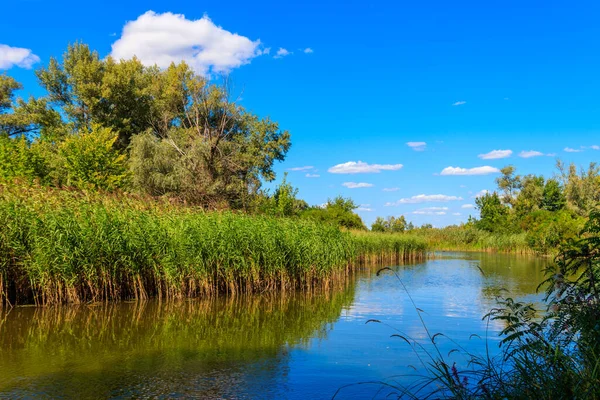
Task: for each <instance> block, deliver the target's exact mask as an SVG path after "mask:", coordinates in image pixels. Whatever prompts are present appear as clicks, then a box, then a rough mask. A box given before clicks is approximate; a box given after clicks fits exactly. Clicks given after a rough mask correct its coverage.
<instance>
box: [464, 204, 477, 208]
mask: <svg viewBox="0 0 600 400" xmlns="http://www.w3.org/2000/svg"><path fill="white" fill-rule="evenodd" d="M460 208H475V205H473V204H463V205H462V206H460Z"/></svg>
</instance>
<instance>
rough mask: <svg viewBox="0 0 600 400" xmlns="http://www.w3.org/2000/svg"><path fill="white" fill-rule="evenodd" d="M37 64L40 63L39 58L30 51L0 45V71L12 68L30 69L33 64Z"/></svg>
mask: <svg viewBox="0 0 600 400" xmlns="http://www.w3.org/2000/svg"><path fill="white" fill-rule="evenodd" d="M38 62H40V58H39V57H38V56H36V55H35V54H33V52H32V51H31V50H30V49H24V48H21V47H10V46H8V45H6V44H0V69H10V68H12V67H19V68H26V69H31V67H33V64H35V63H38Z"/></svg>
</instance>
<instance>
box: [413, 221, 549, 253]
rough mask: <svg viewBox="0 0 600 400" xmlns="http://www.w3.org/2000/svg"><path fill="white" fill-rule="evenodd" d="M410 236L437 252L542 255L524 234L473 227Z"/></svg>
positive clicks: (429, 231)
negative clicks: (532, 246) (488, 230)
mask: <svg viewBox="0 0 600 400" xmlns="http://www.w3.org/2000/svg"><path fill="white" fill-rule="evenodd" d="M410 234H411V235H412V236H414V237H417V238H419V239H421V240H423V241H424V242H425V243H426V244H427V247H428V248H430V249H433V250H439V251H465V252H487V253H513V254H528V255H534V254H535V255H543V254H541V253H540V252H539V251H536V250H535V249H533V248H531V246H530V243H529V241H528V236H527V233H526V232H522V233H512V234H510V233H492V232H487V231H484V230H481V229H477V228H473V227H456V226H454V227H446V228H441V229H436V228H429V229H415V230H412V231H410Z"/></svg>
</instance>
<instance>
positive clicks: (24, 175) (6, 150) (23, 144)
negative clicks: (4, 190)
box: [0, 134, 47, 181]
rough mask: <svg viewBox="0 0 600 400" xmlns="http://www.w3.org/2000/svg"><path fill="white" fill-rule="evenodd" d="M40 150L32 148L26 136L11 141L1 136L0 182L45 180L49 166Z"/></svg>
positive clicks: (38, 147)
mask: <svg viewBox="0 0 600 400" xmlns="http://www.w3.org/2000/svg"><path fill="white" fill-rule="evenodd" d="M40 150H41V149H40V146H34V147H33V148H32V147H31V145H30V143H29V141H28V140H27V138H25V136H20V137H18V138H15V139H11V138H9V137H8V136H7V135H3V134H0V181H2V180H4V181H10V180H13V179H16V178H20V179H25V180H28V181H33V180H35V179H40V180H44V178H45V177H46V174H47V166H46V163H45V159H44V157H43V155H42V153H41V152H40Z"/></svg>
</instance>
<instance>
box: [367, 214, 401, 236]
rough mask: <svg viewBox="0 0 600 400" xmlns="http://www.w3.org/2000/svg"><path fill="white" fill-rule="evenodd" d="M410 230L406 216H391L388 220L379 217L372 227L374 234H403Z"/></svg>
mask: <svg viewBox="0 0 600 400" xmlns="http://www.w3.org/2000/svg"><path fill="white" fill-rule="evenodd" d="M405 230H408V224H407V223H406V218H404V215H401V216H399V217H398V218H396V217H393V216H390V217H387V219H383V218H382V217H377V219H376V220H375V222H374V223H373V224H372V225H371V231H373V232H388V233H401V232H404V231H405Z"/></svg>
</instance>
